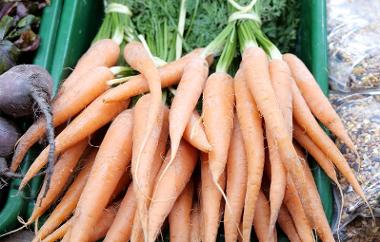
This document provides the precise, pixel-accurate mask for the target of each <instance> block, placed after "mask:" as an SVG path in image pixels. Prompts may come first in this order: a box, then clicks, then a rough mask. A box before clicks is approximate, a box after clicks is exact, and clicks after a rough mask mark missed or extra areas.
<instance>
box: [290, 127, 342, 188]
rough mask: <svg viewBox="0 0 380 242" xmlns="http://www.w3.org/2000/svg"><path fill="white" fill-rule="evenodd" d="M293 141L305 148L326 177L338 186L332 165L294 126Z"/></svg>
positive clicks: (301, 131)
mask: <svg viewBox="0 0 380 242" xmlns="http://www.w3.org/2000/svg"><path fill="white" fill-rule="evenodd" d="M293 134H294V139H295V140H296V141H297V142H298V143H299V144H300V145H301V146H302V147H303V148H305V149H306V150H307V151H308V152H309V153H310V154H311V156H313V158H314V159H315V160H316V161H317V162H318V164H319V165H320V166H321V168H322V169H323V171H324V172H326V175H327V176H328V177H329V178H330V179H331V180H332V181H333V182H335V183H336V184H339V181H338V178H337V175H336V172H335V169H334V165H333V164H332V163H331V161H330V160H329V159H328V158H327V157H326V155H325V154H324V153H323V152H322V151H321V150H320V149H319V147H318V146H317V145H316V144H314V142H313V141H312V140H311V139H310V138H309V137H308V136H307V135H306V134H305V132H304V131H303V130H302V128H301V127H299V126H298V125H297V124H294V130H293Z"/></svg>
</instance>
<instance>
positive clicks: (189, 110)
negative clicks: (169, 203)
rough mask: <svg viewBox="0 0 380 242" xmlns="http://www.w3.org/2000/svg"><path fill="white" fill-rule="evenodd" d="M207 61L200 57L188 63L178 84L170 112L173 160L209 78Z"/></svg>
mask: <svg viewBox="0 0 380 242" xmlns="http://www.w3.org/2000/svg"><path fill="white" fill-rule="evenodd" d="M208 68H209V66H208V64H207V61H206V60H205V59H204V58H202V57H200V56H198V57H194V58H193V59H192V60H190V61H189V63H187V65H186V66H185V68H184V71H183V75H182V78H181V81H180V82H179V84H178V87H177V90H176V94H175V96H174V98H173V101H172V104H171V106H170V112H169V135H170V142H171V143H170V147H171V152H172V154H171V160H173V159H174V157H175V154H176V153H177V150H178V147H179V143H180V141H181V139H182V136H183V133H184V131H185V128H186V125H187V124H188V122H189V120H190V118H191V116H192V114H193V111H194V109H195V107H196V105H197V102H198V99H199V97H200V96H201V95H202V91H203V89H204V87H205V84H206V80H207V76H208Z"/></svg>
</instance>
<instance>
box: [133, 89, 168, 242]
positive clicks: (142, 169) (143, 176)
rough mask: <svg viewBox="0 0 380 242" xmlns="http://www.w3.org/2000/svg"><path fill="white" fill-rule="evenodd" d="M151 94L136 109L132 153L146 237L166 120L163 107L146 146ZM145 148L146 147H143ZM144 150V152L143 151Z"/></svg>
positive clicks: (138, 205)
mask: <svg viewBox="0 0 380 242" xmlns="http://www.w3.org/2000/svg"><path fill="white" fill-rule="evenodd" d="M150 100H151V94H148V95H145V96H143V97H141V98H140V99H139V100H138V102H137V103H136V106H135V108H134V114H135V115H134V123H135V124H136V125H135V127H134V129H133V151H132V177H133V181H134V183H133V184H134V190H135V194H136V198H137V211H138V214H139V217H140V220H141V221H140V222H141V225H142V229H143V233H144V236H145V235H147V232H146V231H147V223H148V221H147V219H148V218H147V211H148V205H149V203H148V202H149V198H150V196H149V194H150V191H151V190H152V186H153V184H152V183H151V181H152V176H153V175H152V173H151V172H152V169H153V167H154V161H155V151H156V149H157V146H158V143H159V138H160V134H161V129H162V127H163V120H164V116H165V115H164V106H163V104H162V103H161V102H160V105H161V114H160V116H159V118H158V119H156V120H155V123H154V126H155V129H154V130H153V131H154V132H153V133H152V134H151V135H150V137H149V139H148V143H147V144H146V146H145V145H144V143H145V137H146V129H145V128H146V121H147V119H146V117H147V116H148V112H149V111H150V110H149V106H150V103H151V102H150ZM143 146H145V147H143ZM142 148H143V152H142V153H141V150H142Z"/></svg>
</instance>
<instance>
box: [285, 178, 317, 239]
mask: <svg viewBox="0 0 380 242" xmlns="http://www.w3.org/2000/svg"><path fill="white" fill-rule="evenodd" d="M286 180H287V181H286V191H285V197H284V204H285V205H286V207H287V208H288V210H289V213H290V215H291V217H292V219H293V221H294V226H295V227H296V229H297V232H298V235H299V237H300V238H301V240H302V241H305V242H314V238H313V230H312V228H311V225H310V222H309V220H308V219H307V217H306V214H305V210H304V208H303V207H302V203H301V199H300V198H299V196H298V193H297V189H296V187H295V185H294V183H293V181H292V179H291V178H290V177H289V176H288V177H287V179H286Z"/></svg>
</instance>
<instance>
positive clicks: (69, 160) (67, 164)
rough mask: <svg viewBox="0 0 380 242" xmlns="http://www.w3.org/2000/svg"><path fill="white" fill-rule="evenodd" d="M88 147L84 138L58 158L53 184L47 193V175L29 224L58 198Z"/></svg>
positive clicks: (52, 178)
mask: <svg viewBox="0 0 380 242" xmlns="http://www.w3.org/2000/svg"><path fill="white" fill-rule="evenodd" d="M86 147H87V140H83V141H81V142H79V143H78V144H77V145H75V146H73V147H71V148H70V149H68V150H66V151H65V152H64V153H62V155H61V157H60V158H59V159H58V163H57V165H56V166H55V168H54V171H53V174H52V176H51V185H50V186H49V190H47V192H46V194H45V187H46V186H47V179H46V177H45V181H44V183H43V185H42V188H41V190H40V193H39V194H38V197H37V200H36V205H35V206H34V210H33V213H32V215H31V216H30V218H29V219H28V222H27V223H28V224H31V223H33V222H34V221H35V220H36V219H37V218H38V217H40V216H41V215H42V214H43V213H44V212H45V211H46V210H47V209H48V208H49V207H50V205H51V204H52V203H53V202H54V201H55V200H56V199H57V197H58V195H59V193H60V192H61V191H62V189H63V188H64V187H65V185H66V182H67V180H68V179H69V178H70V175H71V173H72V172H73V170H74V168H75V166H76V165H77V163H78V161H79V158H80V156H81V155H82V153H83V151H84V150H85V148H86Z"/></svg>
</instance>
